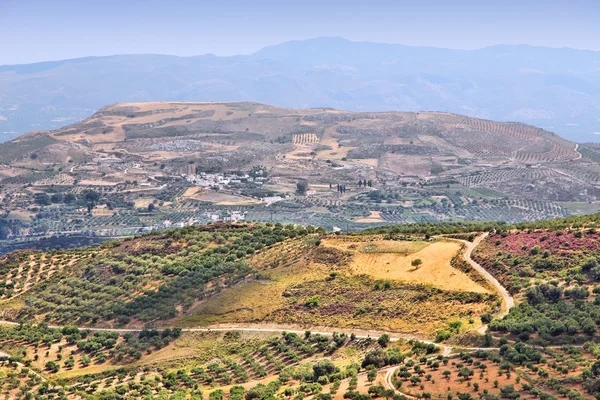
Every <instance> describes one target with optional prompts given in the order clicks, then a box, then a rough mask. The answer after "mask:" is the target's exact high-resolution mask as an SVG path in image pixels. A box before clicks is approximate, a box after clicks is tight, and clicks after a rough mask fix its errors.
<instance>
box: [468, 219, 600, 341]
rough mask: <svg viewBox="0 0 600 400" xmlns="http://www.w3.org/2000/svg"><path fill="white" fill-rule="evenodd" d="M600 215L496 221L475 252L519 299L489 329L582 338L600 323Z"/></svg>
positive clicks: (523, 336)
mask: <svg viewBox="0 0 600 400" xmlns="http://www.w3.org/2000/svg"><path fill="white" fill-rule="evenodd" d="M597 218H598V216H597V215H596V216H590V217H588V218H576V219H572V220H570V221H568V223H567V221H565V220H563V221H552V222H548V223H546V224H544V223H540V224H538V227H537V228H534V227H533V226H530V227H529V228H526V229H522V230H504V228H502V227H499V228H498V230H496V231H494V233H493V234H491V235H490V236H489V237H488V238H487V239H486V241H485V242H483V243H481V244H480V245H479V246H478V247H477V248H476V250H475V252H474V254H473V258H474V259H475V260H476V261H478V262H480V263H481V264H482V265H483V266H484V267H485V268H486V269H487V270H488V271H490V272H491V273H492V274H493V275H494V276H496V277H497V278H498V279H499V280H500V281H501V282H502V283H503V284H504V285H505V286H506V287H507V288H508V290H509V291H511V292H512V293H513V294H515V295H517V296H518V297H519V298H522V301H521V302H520V303H519V305H518V306H517V307H516V308H514V309H513V310H511V312H510V314H509V315H507V316H506V317H504V318H503V319H501V320H496V321H493V322H492V323H491V324H490V328H491V329H492V330H493V331H498V332H507V333H510V334H511V335H512V336H513V337H518V338H519V339H520V340H525V341H534V342H538V343H545V344H550V343H582V342H584V341H586V340H590V339H593V338H594V337H595V334H596V331H597V329H598V327H599V326H600V297H597V294H598V293H600V287H599V286H598V285H599V283H600V266H599V265H598V258H597V257H598V256H599V255H600V240H599V239H600V235H598V234H597V233H596V229H595V226H596V223H597V222H596V221H597Z"/></svg>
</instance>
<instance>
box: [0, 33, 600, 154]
mask: <svg viewBox="0 0 600 400" xmlns="http://www.w3.org/2000/svg"><path fill="white" fill-rule="evenodd" d="M598 54H599V53H598V52H592V51H580V50H573V49H550V48H539V47H528V46H494V47H488V48H484V49H479V50H472V51H463V50H449V49H437V48H427V47H410V46H402V45H391V44H380V43H359V42H351V41H347V40H344V39H340V38H318V39H312V40H306V41H296V42H287V43H282V44H280V45H277V46H271V47H267V48H265V49H262V50H260V51H258V52H256V53H254V54H250V55H239V56H232V57H217V56H214V55H203V56H196V57H174V56H164V55H120V56H112V57H88V58H82V59H75V60H63V61H55V62H45V63H38V64H31V65H14V66H10V65H9V66H0V93H2V97H0V134H2V135H3V136H2V137H3V138H4V140H8V139H11V138H14V137H16V136H18V135H19V134H22V133H25V132H28V131H31V130H37V129H56V128H59V127H61V126H63V125H65V124H68V123H73V122H77V121H79V120H82V119H84V118H86V117H88V116H89V115H90V114H91V113H93V112H94V111H95V110H97V109H98V108H100V107H102V106H104V105H106V104H113V103H118V102H121V103H123V102H127V103H130V102H149V101H163V100H165V101H242V100H243V101H257V102H261V103H267V104H275V105H280V106H285V107H293V108H306V107H335V108H339V109H348V110H354V111H389V110H404V111H424V110H439V111H446V112H453V113H458V114H464V115H468V116H473V117H479V118H486V119H495V120H503V121H520V122H525V123H530V124H534V125H537V126H540V127H543V128H545V129H547V130H550V131H553V132H556V133H558V134H560V135H561V136H563V137H565V138H567V139H570V140H574V141H578V142H592V141H596V139H597V135H594V134H593V133H594V132H599V131H600V127H599V124H598V120H597V113H598V107H599V106H600V75H599V73H598V68H597V65H598V60H599V55H598Z"/></svg>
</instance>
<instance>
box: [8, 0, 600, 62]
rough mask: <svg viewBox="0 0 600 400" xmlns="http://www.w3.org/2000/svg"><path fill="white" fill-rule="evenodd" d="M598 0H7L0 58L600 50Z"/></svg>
mask: <svg viewBox="0 0 600 400" xmlns="http://www.w3.org/2000/svg"><path fill="white" fill-rule="evenodd" d="M599 20H600V0H543V1H542V0H477V1H473V0H413V1H404V0H361V1H358V0H343V1H340V0H302V1H289V0H278V1H273V0H211V1H205V0H160V1H158V0H0V65H4V64H20V63H31V62H39V61H49V60H60V59H67V58H77V57H85V56H102V55H113V54H139V53H154V54H172V55H180V56H191V55H199V54H207V53H213V54H217V55H223V56H225V55H233V54H249V53H252V52H255V51H257V50H259V49H261V48H263V47H265V46H268V45H273V44H278V43H281V42H284V41H288V40H299V39H308V38H314V37H322V36H336V37H343V38H346V39H349V40H355V41H371V42H384V43H398V44H405V45H426V46H435V47H445V48H456V49H475V48H481V47H486V46H490V45H497V44H529V45H538V46H548V47H572V48H578V49H589V50H600V23H598V21H599Z"/></svg>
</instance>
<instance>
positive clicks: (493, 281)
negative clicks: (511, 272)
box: [463, 232, 515, 318]
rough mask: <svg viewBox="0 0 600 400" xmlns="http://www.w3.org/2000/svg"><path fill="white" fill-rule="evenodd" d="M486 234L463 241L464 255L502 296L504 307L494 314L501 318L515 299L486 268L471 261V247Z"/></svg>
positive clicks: (486, 235) (512, 305)
mask: <svg viewBox="0 0 600 400" xmlns="http://www.w3.org/2000/svg"><path fill="white" fill-rule="evenodd" d="M488 235H489V233H488V232H486V233H484V234H482V235H480V236H478V237H477V238H476V239H475V240H473V242H472V243H469V242H467V241H463V243H465V244H466V245H467V249H466V250H465V254H464V257H465V260H466V261H467V262H468V263H469V264H471V266H472V267H473V268H475V269H476V270H477V272H479V273H480V274H481V275H483V277H484V278H485V279H487V280H488V281H489V282H490V283H491V284H492V285H493V286H494V287H495V288H496V290H497V291H498V293H499V294H500V296H502V302H503V303H504V307H503V309H502V311H501V312H500V314H498V315H497V316H496V317H497V318H502V317H504V316H505V315H506V314H508V312H509V311H510V309H511V308H513V307H514V306H515V300H514V299H513V297H512V296H511V295H510V293H508V290H506V288H505V287H504V286H502V284H501V283H500V282H498V280H497V279H496V278H494V277H493V276H492V274H490V273H489V272H487V270H486V269H485V268H483V267H482V266H481V265H480V264H478V263H476V262H475V261H473V259H472V258H471V253H472V252H473V249H475V247H477V245H479V243H481V242H482V241H483V240H484V239H485V238H486V237H488Z"/></svg>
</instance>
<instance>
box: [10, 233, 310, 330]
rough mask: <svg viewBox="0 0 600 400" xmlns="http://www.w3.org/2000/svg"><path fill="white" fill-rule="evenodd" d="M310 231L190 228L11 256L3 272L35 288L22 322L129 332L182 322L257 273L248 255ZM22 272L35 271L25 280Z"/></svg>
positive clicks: (26, 295) (19, 312)
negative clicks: (132, 326) (205, 301)
mask: <svg viewBox="0 0 600 400" xmlns="http://www.w3.org/2000/svg"><path fill="white" fill-rule="evenodd" d="M307 232H314V229H312V228H309V229H304V228H294V227H292V226H286V227H283V226H281V225H277V224H276V225H271V226H266V225H247V224H243V225H221V226H218V225H208V226H202V227H188V228H183V229H179V230H170V231H166V232H164V233H161V234H151V235H146V236H141V237H137V238H134V239H131V240H125V241H114V242H105V243H103V244H102V245H101V246H100V247H97V248H93V247H92V248H84V249H79V250H73V251H68V252H66V253H56V254H54V253H52V252H51V253H49V254H48V255H47V257H48V258H47V259H46V256H45V255H42V254H41V253H28V252H22V253H19V252H17V253H12V254H10V255H8V256H6V258H5V262H4V263H3V271H2V273H3V276H4V277H7V276H12V277H13V279H15V277H16V276H21V277H25V276H27V277H28V278H29V279H28V280H27V281H26V282H23V283H21V286H25V287H26V288H28V289H27V290H26V291H23V294H22V296H23V298H24V300H25V302H26V305H25V306H24V307H23V308H20V309H18V310H16V311H15V312H16V313H17V315H18V318H35V317H38V318H39V317H43V318H44V319H45V320H47V321H54V322H61V323H67V324H73V323H77V324H97V323H99V322H102V321H106V322H110V323H114V324H116V325H124V324H127V323H129V322H130V321H131V320H132V318H133V319H135V320H140V321H142V322H150V321H157V320H164V319H167V318H172V317H175V316H176V315H178V313H180V312H182V311H185V310H186V309H187V308H189V307H190V306H191V305H192V304H193V303H194V301H196V300H197V299H202V298H204V297H206V296H208V295H210V294H211V293H215V292H217V291H219V290H220V289H221V288H222V287H226V286H229V285H232V284H234V283H236V282H238V281H239V280H241V279H243V278H244V277H246V276H248V275H250V274H252V273H253V271H252V269H250V268H249V266H248V265H247V264H246V262H245V259H246V258H247V257H248V256H250V255H252V254H254V253H255V252H256V251H258V250H260V249H262V248H264V247H268V246H271V245H273V244H275V243H277V242H281V241H283V240H285V239H286V238H292V237H296V236H298V235H305V234H306V233H307ZM42 258H43V259H42ZM63 259H71V260H74V261H73V262H72V264H70V265H68V264H65V263H63V264H61V263H60V261H58V260H63ZM30 260H31V261H30ZM44 263H46V264H47V265H44V266H42V267H41V271H42V272H43V271H44V269H48V268H49V267H48V265H54V264H57V265H58V267H57V268H56V272H54V273H53V274H52V275H50V276H49V277H48V278H47V279H44V280H39V283H38V280H37V279H36V278H35V276H36V275H37V274H38V273H40V267H39V266H40V265H41V264H44ZM52 263H54V264H52ZM19 268H21V269H22V270H25V271H27V270H28V269H31V272H26V273H21V274H20V275H19V272H18V271H19ZM32 276H33V278H31V277H32ZM5 279H6V278H5ZM17 282H19V281H17ZM14 285H15V284H12V286H13V287H14ZM28 285H31V286H30V287H28ZM7 289H8V288H7ZM8 294H9V293H8ZM8 297H10V296H8ZM178 307H180V309H178Z"/></svg>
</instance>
